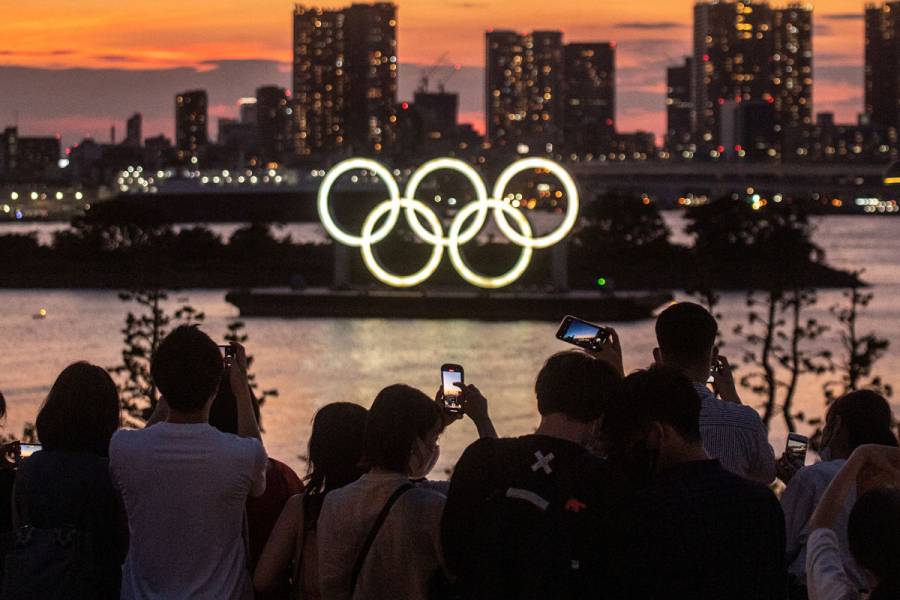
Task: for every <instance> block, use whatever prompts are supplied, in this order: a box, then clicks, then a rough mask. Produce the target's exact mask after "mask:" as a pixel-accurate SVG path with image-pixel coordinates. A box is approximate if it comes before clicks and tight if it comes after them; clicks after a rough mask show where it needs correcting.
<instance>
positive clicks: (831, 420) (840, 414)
mask: <svg viewBox="0 0 900 600" xmlns="http://www.w3.org/2000/svg"><path fill="white" fill-rule="evenodd" d="M892 425H893V418H892V415H891V407H890V405H889V404H888V401H887V400H886V399H885V398H884V396H882V395H881V394H878V393H877V392H873V391H872V390H857V391H854V392H850V393H848V394H844V395H843V396H841V397H840V398H838V399H837V400H835V401H834V402H833V403H832V404H831V406H829V407H828V413H827V414H826V416H825V428H824V430H823V432H822V447H823V448H825V447H827V448H828V449H829V452H830V455H831V458H847V457H849V456H850V454H852V453H853V451H854V450H856V448H857V447H859V446H862V445H863V444H882V445H885V446H897V438H896V437H894V432H893V431H892V430H891V427H892Z"/></svg>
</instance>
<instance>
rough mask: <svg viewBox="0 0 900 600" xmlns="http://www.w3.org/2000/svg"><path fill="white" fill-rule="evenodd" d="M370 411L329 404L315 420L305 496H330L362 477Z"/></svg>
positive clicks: (342, 404)
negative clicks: (367, 417) (328, 493)
mask: <svg viewBox="0 0 900 600" xmlns="http://www.w3.org/2000/svg"><path fill="white" fill-rule="evenodd" d="M367 415H368V411H367V410H366V409H365V408H363V407H362V406H359V405H358V404H352V403H350V402H334V403H332V404H326V405H325V406H323V407H322V408H320V409H319V411H318V412H317V413H316V416H315V417H313V425H312V434H311V435H310V436H309V451H308V452H307V455H308V459H309V467H308V470H307V475H306V493H307V494H318V493H327V492H329V491H331V490H333V489H337V488H339V487H343V486H345V485H347V484H348V483H352V482H354V481H356V480H357V479H359V478H360V476H361V475H362V474H363V473H364V470H363V469H362V467H361V466H360V460H361V458H362V453H363V441H364V439H365V432H366V416H367Z"/></svg>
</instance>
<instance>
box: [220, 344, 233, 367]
mask: <svg viewBox="0 0 900 600" xmlns="http://www.w3.org/2000/svg"><path fill="white" fill-rule="evenodd" d="M219 354H221V355H222V360H224V361H225V363H226V364H228V363H231V359H232V358H234V348H232V347H231V345H230V344H225V345H223V344H220V345H219Z"/></svg>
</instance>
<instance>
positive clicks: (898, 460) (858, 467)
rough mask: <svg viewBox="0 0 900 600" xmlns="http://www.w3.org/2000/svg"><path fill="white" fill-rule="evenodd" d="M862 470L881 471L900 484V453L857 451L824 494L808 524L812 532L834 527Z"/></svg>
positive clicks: (883, 449) (870, 446)
mask: <svg viewBox="0 0 900 600" xmlns="http://www.w3.org/2000/svg"><path fill="white" fill-rule="evenodd" d="M863 468H870V469H872V468H874V469H878V470H880V471H882V472H884V473H888V474H892V475H894V476H895V477H896V479H897V480H898V481H900V449H898V448H893V447H891V446H878V445H875V444H866V445H865V446H860V447H859V448H857V449H856V450H854V451H853V454H851V455H850V459H849V460H848V461H847V464H845V465H844V466H843V468H841V470H840V471H838V474H837V476H836V477H835V478H834V479H833V480H832V481H831V483H830V484H829V485H828V489H826V490H825V495H824V496H822V500H821V501H820V502H819V506H818V507H817V508H816V512H814V513H813V516H812V519H810V521H809V528H810V530H811V531H814V530H816V529H823V528H825V529H831V528H833V527H834V522H835V520H836V519H837V517H838V515H840V514H841V511H842V510H843V509H844V503H845V502H846V500H847V495H848V494H849V493H850V491H851V490H852V489H854V486H855V485H856V479H857V476H858V475H859V474H860V471H862V470H863Z"/></svg>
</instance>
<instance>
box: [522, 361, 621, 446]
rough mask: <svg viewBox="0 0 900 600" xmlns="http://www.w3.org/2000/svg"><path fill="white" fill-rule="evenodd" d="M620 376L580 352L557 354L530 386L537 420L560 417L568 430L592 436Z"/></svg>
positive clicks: (605, 363)
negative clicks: (579, 430) (536, 407)
mask: <svg viewBox="0 0 900 600" xmlns="http://www.w3.org/2000/svg"><path fill="white" fill-rule="evenodd" d="M621 383H622V376H621V375H619V373H618V372H617V371H616V370H615V369H614V368H613V367H612V366H610V365H609V363H607V362H605V361H602V360H599V359H597V358H594V357H593V356H591V355H590V354H587V353H585V352H582V351H580V350H567V351H564V352H558V353H556V354H554V355H553V356H551V357H550V358H548V359H547V362H545V363H544V366H543V367H542V368H541V370H540V372H539V373H538V376H537V380H536V381H535V383H534V393H535V396H537V403H538V412H539V413H540V414H541V417H542V418H544V419H546V418H548V417H562V418H563V420H564V421H566V422H568V423H569V424H570V427H571V428H572V429H579V428H580V429H583V430H584V433H585V436H588V435H591V434H593V433H594V429H595V426H596V424H597V422H598V420H599V419H600V418H601V417H602V416H603V412H604V411H605V410H606V404H607V402H608V400H609V398H610V397H611V396H612V395H613V394H615V393H616V391H617V390H618V386H619V385H620V384H621Z"/></svg>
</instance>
